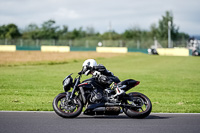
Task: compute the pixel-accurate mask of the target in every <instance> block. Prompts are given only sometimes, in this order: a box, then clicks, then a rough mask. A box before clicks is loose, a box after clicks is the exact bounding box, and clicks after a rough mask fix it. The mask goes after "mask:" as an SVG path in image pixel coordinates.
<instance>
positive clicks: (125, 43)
mask: <svg viewBox="0 0 200 133" xmlns="http://www.w3.org/2000/svg"><path fill="white" fill-rule="evenodd" d="M99 42H101V43H102V46H104V47H128V48H135V49H147V48H150V47H151V46H152V45H154V42H155V40H140V41H139V40H88V39H75V40H53V39H49V40H44V39H41V40H38V39H37V40H31V39H12V40H9V39H1V40H0V45H16V46H18V47H40V46H41V45H52V46H72V47H86V48H89V47H96V46H98V43H99ZM157 42H158V43H159V45H160V46H162V47H163V48H166V47H168V41H167V40H161V41H157ZM172 45H173V47H187V41H186V40H181V41H174V42H172Z"/></svg>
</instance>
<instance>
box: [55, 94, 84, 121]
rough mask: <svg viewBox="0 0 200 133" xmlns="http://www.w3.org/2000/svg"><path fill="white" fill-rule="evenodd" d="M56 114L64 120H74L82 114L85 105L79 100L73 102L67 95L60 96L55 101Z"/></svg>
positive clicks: (75, 99)
mask: <svg viewBox="0 0 200 133" xmlns="http://www.w3.org/2000/svg"><path fill="white" fill-rule="evenodd" d="M53 109H54V111H55V113H56V114H57V115H59V116H61V117H63V118H74V117H77V116H79V115H80V114H81V112H82V109H83V105H82V103H81V101H80V100H79V98H77V97H75V98H73V99H71V100H69V98H67V97H66V93H60V94H58V95H57V96H56V97H55V98H54V100H53Z"/></svg>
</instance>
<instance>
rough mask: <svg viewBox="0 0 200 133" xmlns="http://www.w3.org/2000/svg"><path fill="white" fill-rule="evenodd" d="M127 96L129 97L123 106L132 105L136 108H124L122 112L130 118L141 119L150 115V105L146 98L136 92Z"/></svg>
mask: <svg viewBox="0 0 200 133" xmlns="http://www.w3.org/2000/svg"><path fill="white" fill-rule="evenodd" d="M128 96H129V97H128V98H127V100H126V101H124V102H125V104H128V105H133V104H134V105H137V106H138V107H124V108H123V111H124V113H125V114H126V115H127V116H129V117H131V118H138V119H141V118H145V117H147V116H148V115H149V114H150V113H151V110H152V104H151V101H150V99H149V98H148V97H147V96H145V95H144V94H142V93H138V92H132V93H129V94H128ZM133 99H134V101H133ZM137 99H138V101H137Z"/></svg>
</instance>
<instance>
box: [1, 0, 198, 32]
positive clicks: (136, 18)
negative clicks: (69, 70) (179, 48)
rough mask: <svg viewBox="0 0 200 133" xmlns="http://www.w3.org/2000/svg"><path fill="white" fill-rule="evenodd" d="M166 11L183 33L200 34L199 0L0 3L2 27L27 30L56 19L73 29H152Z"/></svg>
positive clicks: (28, 0)
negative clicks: (11, 24)
mask: <svg viewBox="0 0 200 133" xmlns="http://www.w3.org/2000/svg"><path fill="white" fill-rule="evenodd" d="M166 11H172V12H173V16H174V23H175V24H176V25H177V26H179V31H180V32H185V33H188V34H190V35H200V0H0V25H3V24H9V23H14V24H16V25H17V26H19V27H20V28H22V29H23V28H25V27H26V26H28V25H29V24H30V23H35V24H37V25H39V26H40V25H41V24H42V23H43V22H44V21H47V20H49V19H53V20H55V21H56V24H57V25H59V26H62V25H67V26H68V27H69V29H70V30H72V29H74V28H79V27H81V26H82V27H84V28H86V27H94V28H95V30H96V31H98V32H101V33H102V32H105V31H108V29H109V23H110V24H111V27H112V29H114V30H115V31H116V32H118V33H122V32H124V31H125V30H126V29H129V28H131V27H134V26H138V27H140V28H141V29H145V30H149V29H150V25H151V24H152V23H156V24H157V23H158V21H159V19H161V18H162V15H165V12H166Z"/></svg>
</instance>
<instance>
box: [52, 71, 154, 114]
mask: <svg viewBox="0 0 200 133" xmlns="http://www.w3.org/2000/svg"><path fill="white" fill-rule="evenodd" d="M82 74H83V72H82V71H81V72H79V73H78V75H77V76H76V77H75V79H74V81H73V78H72V77H71V75H72V74H70V75H68V76H67V77H66V78H65V79H64V80H63V90H64V91H65V92H63V93H60V94H58V95H57V96H56V97H55V98H54V100H53V109H54V111H55V113H56V114H57V115H59V116H61V117H63V118H75V117H77V116H79V115H80V114H81V113H82V110H83V107H85V108H86V109H85V111H84V112H83V114H84V115H92V116H94V115H119V114H120V113H123V112H124V113H125V114H126V115H127V116H128V117H131V118H145V117H147V116H148V115H149V114H150V113H151V110H152V104H151V101H150V99H149V98H148V97H147V96H145V95H144V94H142V93H139V92H131V93H128V94H126V93H125V92H127V91H128V90H130V89H131V88H133V87H135V86H137V85H138V84H139V83H140V82H139V81H136V80H133V79H128V80H124V81H122V82H119V83H117V84H115V87H118V88H120V89H121V90H123V91H124V93H123V94H121V95H119V96H115V94H116V92H115V90H114V89H111V88H104V87H102V85H101V84H100V83H99V82H97V81H96V79H95V77H92V78H89V79H86V80H84V81H83V82H80V80H81V77H82ZM71 88H73V89H72V91H71V92H70V89H71ZM116 90H117V89H116Z"/></svg>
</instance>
